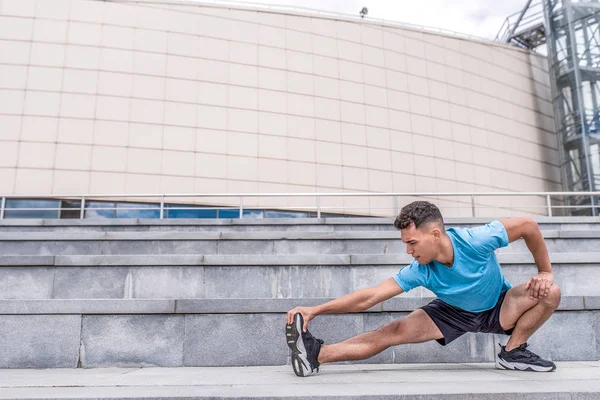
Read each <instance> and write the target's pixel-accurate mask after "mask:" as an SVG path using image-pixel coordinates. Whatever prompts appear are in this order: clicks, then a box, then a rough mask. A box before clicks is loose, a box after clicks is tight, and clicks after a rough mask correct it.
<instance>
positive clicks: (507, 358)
mask: <svg viewBox="0 0 600 400" xmlns="http://www.w3.org/2000/svg"><path fill="white" fill-rule="evenodd" d="M496 368H498V369H511V370H517V371H536V372H551V371H554V370H555V369H556V365H555V364H554V363H553V362H552V361H548V360H544V359H543V358H541V357H540V356H538V355H537V354H535V353H532V352H531V351H529V350H527V343H523V344H522V345H520V346H519V347H515V348H514V349H512V350H511V351H506V347H505V346H502V345H500V354H498V359H497V360H496Z"/></svg>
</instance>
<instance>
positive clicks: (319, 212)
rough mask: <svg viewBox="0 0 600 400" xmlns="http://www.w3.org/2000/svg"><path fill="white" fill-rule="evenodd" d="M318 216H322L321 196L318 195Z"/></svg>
mask: <svg viewBox="0 0 600 400" xmlns="http://www.w3.org/2000/svg"><path fill="white" fill-rule="evenodd" d="M317 218H321V196H319V195H317Z"/></svg>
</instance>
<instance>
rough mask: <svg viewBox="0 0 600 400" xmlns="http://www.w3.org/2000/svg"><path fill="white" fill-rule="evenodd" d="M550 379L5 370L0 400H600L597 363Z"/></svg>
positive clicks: (347, 370)
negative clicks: (233, 399)
mask: <svg viewBox="0 0 600 400" xmlns="http://www.w3.org/2000/svg"><path fill="white" fill-rule="evenodd" d="M557 365H558V369H557V370H556V371H555V372H552V373H535V372H515V371H502V370H497V369H495V368H494V366H493V364H489V363H485V364H398V365H374V364H336V365H325V366H323V369H322V371H321V372H320V373H319V374H317V375H313V376H310V377H307V378H298V377H296V376H295V375H294V373H293V372H292V369H291V367H290V366H273V367H214V368H211V367H203V368H98V369H45V370H33V369H32V370H26V369H3V370H0V398H1V399H11V400H13V399H29V400H31V399H53V400H56V399H70V400H72V399H111V400H114V399H135V400H140V399H208V398H210V399H216V398H236V399H267V398H269V399H271V398H276V399H283V398H290V399H291V398H293V399H350V398H352V399H359V398H360V399H392V398H394V399H452V400H458V399H465V398H469V399H515V400H516V399H519V400H524V399H527V400H531V399H598V398H600V362H598V361H592V362H589V361H588V362H559V363H557Z"/></svg>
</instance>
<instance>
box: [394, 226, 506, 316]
mask: <svg viewBox="0 0 600 400" xmlns="http://www.w3.org/2000/svg"><path fill="white" fill-rule="evenodd" d="M446 233H447V234H448V236H449V237H450V240H451V241H452V248H453V249H454V264H453V265H452V267H451V268H448V267H447V266H445V265H444V264H441V263H439V262H437V261H435V260H434V261H432V262H430V263H429V264H424V265H421V264H419V262H418V261H416V260H415V261H413V262H412V263H411V264H410V265H408V266H407V267H404V268H402V269H401V270H400V272H398V274H396V275H395V276H394V279H395V280H396V283H398V285H399V286H400V287H401V288H402V290H404V291H405V292H408V291H409V290H411V289H414V288H416V287H418V286H424V287H426V288H427V289H429V290H431V291H432V292H433V293H435V295H436V296H437V297H438V298H439V299H440V300H442V301H444V302H446V303H448V304H450V305H452V306H454V307H458V308H462V309H463V310H466V311H471V312H481V311H486V310H489V309H491V308H493V307H494V306H495V305H496V303H497V302H498V298H499V297H500V294H501V293H502V292H503V291H505V290H508V289H510V288H511V285H510V283H508V281H507V280H506V279H505V278H504V275H502V269H501V268H500V264H498V260H497V259H496V254H495V253H494V250H496V249H498V248H500V247H505V246H508V234H507V233H506V228H505V227H504V225H502V223H501V222H500V221H494V222H491V223H489V224H487V225H482V226H478V227H475V228H463V229H460V228H449V229H447V230H446Z"/></svg>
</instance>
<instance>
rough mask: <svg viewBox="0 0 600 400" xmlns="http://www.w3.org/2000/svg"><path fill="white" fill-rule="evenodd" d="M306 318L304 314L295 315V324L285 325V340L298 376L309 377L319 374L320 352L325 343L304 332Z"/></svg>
mask: <svg viewBox="0 0 600 400" xmlns="http://www.w3.org/2000/svg"><path fill="white" fill-rule="evenodd" d="M303 326H304V318H302V314H300V313H298V314H296V315H294V322H293V323H291V324H286V325H285V339H286V342H287V345H288V346H289V348H290V349H292V368H293V369H294V373H295V374H296V375H298V376H308V375H310V374H312V373H313V372H319V365H320V364H319V361H318V359H319V352H320V351H321V345H322V344H323V341H322V340H321V339H315V337H314V336H313V335H311V334H310V332H309V331H308V330H307V331H306V332H302V327H303Z"/></svg>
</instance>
